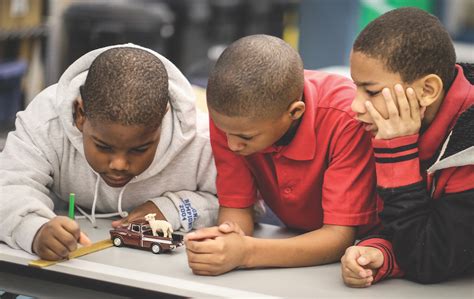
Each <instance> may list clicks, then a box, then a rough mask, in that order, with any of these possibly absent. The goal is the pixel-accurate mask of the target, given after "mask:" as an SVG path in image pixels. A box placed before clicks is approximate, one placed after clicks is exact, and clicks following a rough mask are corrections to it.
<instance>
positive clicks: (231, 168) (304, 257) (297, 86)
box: [186, 35, 376, 275]
mask: <svg viewBox="0 0 474 299" xmlns="http://www.w3.org/2000/svg"><path fill="white" fill-rule="evenodd" d="M354 97H355V86H354V85H353V83H352V82H351V81H349V80H347V79H346V78H343V77H340V76H337V75H331V74H326V73H322V72H316V71H304V70H303V63H302V61H301V58H300V56H299V55H298V53H297V52H296V51H295V50H294V49H292V48H291V47H290V46H289V45H288V44H286V43H285V42H284V41H282V40H281V39H279V38H276V37H272V36H266V35H254V36H248V37H244V38H242V39H240V40H238V41H236V42H235V43H233V44H232V45H230V46H229V47H228V48H227V49H226V50H225V51H224V53H223V54H222V55H221V57H220V58H219V60H218V62H217V64H216V66H215V68H214V69H213V71H212V72H211V74H210V78H209V83H208V88H207V101H208V108H209V114H210V117H211V144H212V148H213V154H214V156H215V161H216V166H217V170H218V176H217V190H218V191H217V192H218V197H219V202H220V211H219V223H220V224H221V225H220V226H219V227H211V228H206V229H202V230H199V231H196V232H194V233H190V234H188V235H187V237H186V246H187V254H188V262H189V266H190V267H191V268H192V270H193V273H195V274H200V275H219V274H222V273H225V272H227V271H230V270H232V269H234V268H237V267H241V268H254V267H298V266H309V265H318V264H324V263H330V262H334V261H337V260H338V259H339V258H340V257H341V256H342V254H343V253H344V250H345V249H346V248H347V247H348V246H350V245H352V244H353V242H354V239H355V237H356V235H357V230H358V227H360V226H366V225H372V224H374V223H375V220H376V204H375V194H374V193H375V192H374V164H373V158H372V156H371V155H370V153H371V146H370V136H369V135H367V134H366V132H364V130H363V129H362V126H361V124H360V123H358V122H357V121H356V120H355V119H354V118H353V116H354V113H353V112H352V111H351V109H350V103H351V101H352V99H353V98H354ZM368 153H369V154H368ZM259 198H261V199H263V200H264V201H265V202H266V204H267V205H268V206H269V207H270V208H271V209H272V210H273V211H274V212H275V214H276V215H277V216H278V217H279V218H280V219H281V220H282V221H283V223H284V224H285V225H286V226H288V227H290V228H293V229H298V230H300V231H302V232H304V233H303V234H301V235H299V236H297V237H294V238H288V239H273V240H270V239H258V238H253V237H252V233H253V229H254V213H253V210H254V209H253V206H254V204H255V203H256V202H257V201H258V199H259Z"/></svg>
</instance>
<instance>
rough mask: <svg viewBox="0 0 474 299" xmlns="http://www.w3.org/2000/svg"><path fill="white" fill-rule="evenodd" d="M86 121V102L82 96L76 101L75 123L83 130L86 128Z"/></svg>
mask: <svg viewBox="0 0 474 299" xmlns="http://www.w3.org/2000/svg"><path fill="white" fill-rule="evenodd" d="M85 121H86V114H85V113H84V102H83V101H82V98H81V97H78V98H77V99H76V100H75V101H74V123H75V125H76V127H77V128H78V129H79V131H81V132H82V130H83V128H84V123H85Z"/></svg>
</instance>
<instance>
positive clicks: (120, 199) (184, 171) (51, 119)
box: [0, 44, 218, 253]
mask: <svg viewBox="0 0 474 299" xmlns="http://www.w3.org/2000/svg"><path fill="white" fill-rule="evenodd" d="M113 47H137V48H140V47H138V46H135V45H132V44H127V45H119V46H112V47H106V48H102V49H98V50H94V51H91V52H89V53H88V54H86V55H84V56H82V57H81V58H79V59H78V60H77V61H76V62H74V63H73V64H72V65H71V66H70V67H69V68H68V69H67V70H66V71H65V73H64V74H63V75H62V76H61V78H60V80H59V82H58V83H57V84H55V85H52V86H50V87H48V88H46V89H45V90H43V91H42V92H41V93H40V94H38V95H37V96H36V97H35V99H34V100H33V101H32V102H31V103H30V105H29V106H28V107H27V109H26V110H25V111H22V112H19V113H18V114H17V119H16V123H15V125H16V130H15V131H12V132H10V133H9V135H8V137H7V141H6V144H5V148H4V150H3V152H1V153H0V241H3V242H5V243H7V244H8V245H10V246H11V247H13V248H22V249H24V250H25V251H27V252H30V253H31V252H32V248H31V247H32V242H33V238H34V236H35V234H36V232H37V231H38V229H39V228H40V227H41V226H42V225H43V224H45V223H46V222H48V221H49V220H50V219H51V218H53V217H55V216H56V215H55V213H54V212H53V210H54V205H55V203H56V204H58V203H60V202H61V200H62V201H63V202H64V201H68V198H69V193H75V194H76V205H77V207H78V209H81V213H83V214H84V215H85V216H86V217H87V218H88V219H89V220H91V221H92V222H93V223H94V224H95V218H99V217H111V216H116V215H120V216H122V217H125V216H126V215H127V211H131V210H132V209H133V208H135V207H137V206H139V205H140V204H143V203H144V202H146V201H152V202H153V203H155V204H156V206H157V207H158V208H159V209H160V210H161V212H162V213H163V214H164V216H165V217H166V219H167V220H168V221H169V222H170V223H171V224H172V226H173V229H175V230H182V231H188V230H190V229H192V228H200V227H204V226H211V225H215V223H216V221H217V213H218V202H217V198H216V195H215V194H216V188H215V178H216V169H215V165H214V160H213V157H212V150H211V146H210V142H209V133H208V132H209V130H208V119H207V117H206V116H205V115H198V114H197V113H196V108H195V96H194V93H193V90H192V87H191V86H190V84H189V82H188V81H187V80H186V78H185V77H184V76H183V74H181V72H180V71H179V70H178V69H177V68H176V67H175V66H174V65H173V64H172V63H171V62H170V61H169V60H167V59H166V58H164V57H163V56H161V55H159V54H157V53H155V52H153V51H151V50H148V49H144V48H141V49H144V50H146V51H149V52H150V53H152V54H154V55H156V56H157V57H158V58H159V59H160V60H161V61H162V62H163V64H164V65H165V67H166V70H167V72H168V77H169V92H170V98H171V100H170V106H171V109H169V110H168V112H167V113H166V115H165V116H164V119H163V121H162V125H161V138H160V142H159V145H158V148H157V151H156V154H155V158H154V160H153V162H152V164H151V165H150V166H149V167H148V169H146V170H145V171H144V172H143V173H141V174H140V175H139V176H137V177H135V178H134V179H133V180H131V181H130V182H129V183H128V184H127V185H126V186H124V187H122V188H112V187H109V186H108V185H107V184H106V183H105V182H104V181H103V180H102V179H101V178H100V176H99V175H98V174H97V173H95V172H94V171H93V170H92V168H91V167H90V166H89V164H88V163H87V161H86V159H85V156H84V149H83V139H82V133H81V132H80V131H79V130H78V129H77V128H76V127H75V125H74V122H73V102H74V100H75V99H77V97H78V95H79V86H81V85H82V84H83V83H84V81H85V78H86V76H87V72H88V69H89V66H90V65H91V63H92V62H93V60H94V59H95V58H96V57H97V56H98V55H99V54H100V53H102V52H104V51H105V50H107V49H110V48H113ZM63 205H64V204H63ZM85 210H89V211H91V212H90V213H91V215H88V214H87V213H86V212H85ZM96 210H97V211H98V214H97V215H96ZM99 213H105V214H99Z"/></svg>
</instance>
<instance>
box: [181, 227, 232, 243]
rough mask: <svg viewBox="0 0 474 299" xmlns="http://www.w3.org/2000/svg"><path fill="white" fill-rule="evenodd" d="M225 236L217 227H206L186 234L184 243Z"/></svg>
mask: <svg viewBox="0 0 474 299" xmlns="http://www.w3.org/2000/svg"><path fill="white" fill-rule="evenodd" d="M223 234H224V233H222V232H221V231H220V230H219V228H218V227H217V226H213V227H206V228H202V229H199V230H196V231H194V232H190V233H188V234H186V236H184V241H185V242H186V241H188V240H189V241H191V240H193V241H196V240H205V239H214V238H216V237H218V236H222V235H223Z"/></svg>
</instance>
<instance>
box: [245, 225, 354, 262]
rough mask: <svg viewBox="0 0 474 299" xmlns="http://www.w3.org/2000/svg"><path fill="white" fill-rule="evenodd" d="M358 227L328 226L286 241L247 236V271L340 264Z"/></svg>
mask: <svg viewBox="0 0 474 299" xmlns="http://www.w3.org/2000/svg"><path fill="white" fill-rule="evenodd" d="M354 238H355V228H352V227H344V226H334V225H325V226H323V227H322V228H321V229H318V230H316V231H312V232H309V233H306V234H303V235H300V236H296V237H293V238H287V239H257V238H252V237H245V240H246V242H245V243H246V245H245V250H246V253H247V254H246V256H247V258H246V261H245V265H243V266H244V267H245V268H256V267H303V266H314V265H321V264H327V263H332V262H336V261H338V260H339V259H340V258H341V257H342V255H343V254H344V251H345V249H346V248H347V247H349V246H350V245H352V244H353V242H354Z"/></svg>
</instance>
